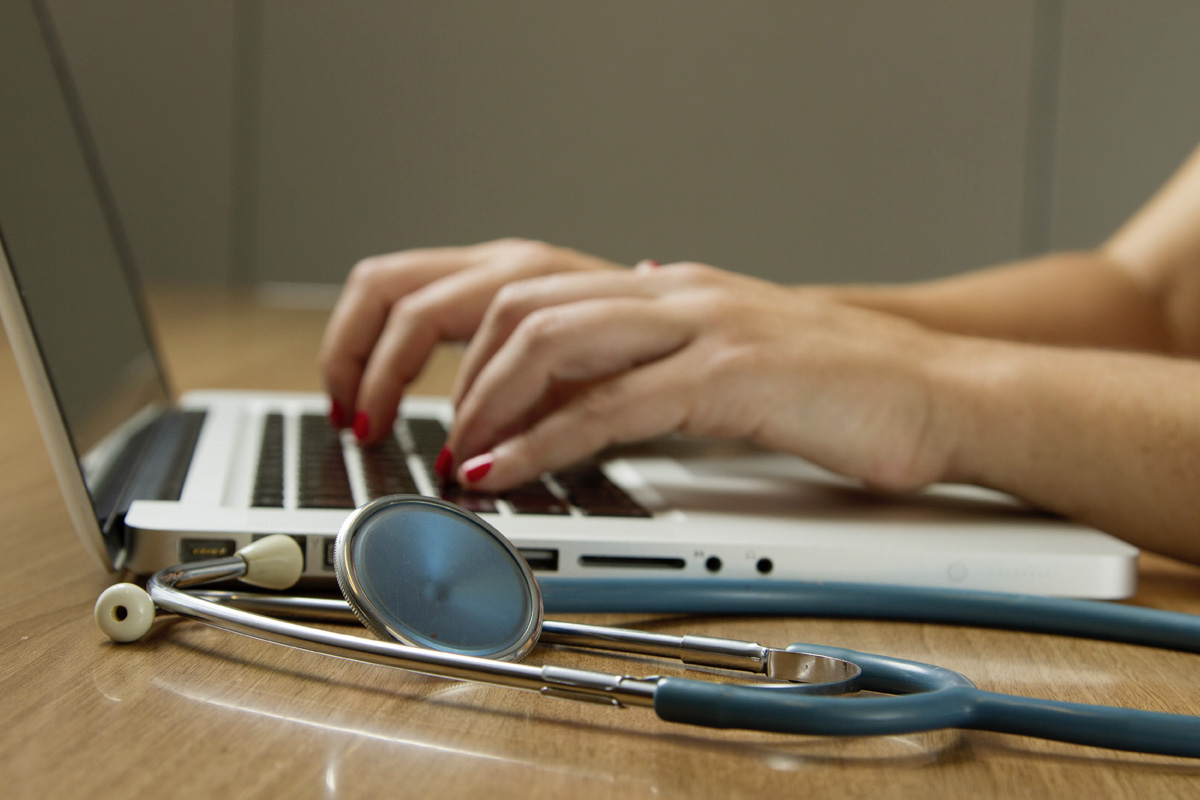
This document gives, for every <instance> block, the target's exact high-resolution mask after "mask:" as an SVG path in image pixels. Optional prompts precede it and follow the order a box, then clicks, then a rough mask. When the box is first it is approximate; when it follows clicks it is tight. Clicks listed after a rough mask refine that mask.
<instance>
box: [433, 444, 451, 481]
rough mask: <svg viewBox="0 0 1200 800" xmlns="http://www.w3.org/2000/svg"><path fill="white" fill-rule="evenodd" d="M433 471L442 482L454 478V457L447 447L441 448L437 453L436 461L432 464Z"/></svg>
mask: <svg viewBox="0 0 1200 800" xmlns="http://www.w3.org/2000/svg"><path fill="white" fill-rule="evenodd" d="M433 471H434V472H436V473H437V476H438V477H439V478H441V479H442V480H444V481H448V480H450V479H451V478H453V477H454V456H453V455H451V453H450V448H449V447H443V448H442V452H440V453H438V457H437V461H435V462H434V464H433Z"/></svg>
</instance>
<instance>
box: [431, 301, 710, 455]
mask: <svg viewBox="0 0 1200 800" xmlns="http://www.w3.org/2000/svg"><path fill="white" fill-rule="evenodd" d="M691 336H692V329H691V325H690V323H689V322H688V321H687V318H686V317H685V316H684V315H683V314H680V313H677V312H676V310H675V308H674V307H673V305H671V304H668V303H661V302H656V301H654V300H649V299H645V298H624V297H622V298H614V299H609V298H604V299H589V300H584V301H580V302H577V303H570V304H566V305H558V306H553V307H551V308H545V309H539V310H538V311H536V312H534V313H533V314H530V315H529V316H527V317H526V318H525V319H524V320H523V321H522V322H521V324H520V325H519V326H518V327H517V329H516V330H515V331H514V332H513V334H512V336H510V337H509V338H508V339H507V340H506V341H505V342H504V344H503V345H502V346H501V347H500V349H499V350H497V352H496V354H495V355H494V356H493V357H492V358H491V359H490V360H489V361H488V362H487V364H486V365H485V366H484V367H483V368H482V369H481V370H480V372H479V375H478V377H477V378H476V379H475V381H474V383H473V384H472V386H471V389H470V390H469V391H468V392H467V394H466V395H465V397H464V398H463V401H462V403H461V404H460V405H459V406H458V409H457V418H456V420H455V424H454V427H453V429H452V430H451V433H450V437H449V441H448V442H447V444H448V446H449V447H450V449H451V451H452V452H453V453H454V455H455V456H456V457H457V458H459V459H465V458H468V457H470V456H473V455H475V454H477V453H480V452H483V451H485V450H487V449H489V448H490V447H491V446H492V445H493V444H495V443H496V442H498V441H499V440H500V439H501V438H503V437H505V436H506V435H508V434H509V433H511V432H512V431H513V430H514V429H517V428H519V427H521V423H523V421H524V420H527V419H528V418H529V417H530V416H531V413H532V412H533V411H534V410H535V409H537V408H538V407H539V405H540V404H541V403H542V401H543V400H544V399H545V398H546V396H547V392H548V391H549V390H550V389H551V387H553V386H554V385H556V384H561V383H563V382H585V381H594V380H598V379H603V378H607V377H610V376H612V375H615V374H618V373H621V372H625V371H627V370H630V369H632V368H634V367H636V366H639V365H641V364H645V363H647V362H650V361H654V360H656V359H660V358H663V357H665V356H667V355H670V354H671V353H673V352H675V351H676V350H678V349H679V348H681V347H682V346H683V345H684V344H685V343H686V342H687V341H688V340H689V339H690V338H691Z"/></svg>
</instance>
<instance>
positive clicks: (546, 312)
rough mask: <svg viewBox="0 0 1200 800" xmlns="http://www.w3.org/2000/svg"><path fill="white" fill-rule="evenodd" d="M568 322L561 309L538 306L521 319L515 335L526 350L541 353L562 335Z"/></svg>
mask: <svg viewBox="0 0 1200 800" xmlns="http://www.w3.org/2000/svg"><path fill="white" fill-rule="evenodd" d="M569 324H570V319H569V317H568V316H567V315H566V314H564V313H563V312H562V310H561V309H559V308H540V309H538V310H537V311H534V312H533V313H531V314H529V316H527V317H525V318H524V319H523V320H522V321H521V323H520V325H518V326H517V333H516V336H517V338H518V341H519V343H520V345H521V346H522V348H523V349H524V350H525V351H526V352H529V353H541V352H544V351H545V350H547V349H549V348H550V347H551V346H553V345H554V343H555V342H557V341H558V340H560V339H561V338H562V337H563V336H564V334H565V332H566V328H567V326H568V325H569Z"/></svg>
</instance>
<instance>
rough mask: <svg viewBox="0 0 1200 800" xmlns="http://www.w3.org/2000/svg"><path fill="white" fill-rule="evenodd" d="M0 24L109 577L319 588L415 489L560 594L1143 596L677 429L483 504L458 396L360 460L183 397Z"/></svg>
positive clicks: (73, 497) (22, 232) (29, 227)
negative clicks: (460, 443)
mask: <svg viewBox="0 0 1200 800" xmlns="http://www.w3.org/2000/svg"><path fill="white" fill-rule="evenodd" d="M0 31H2V33H0V40H2V41H0V59H2V65H0V76H2V77H0V82H2V89H0V91H3V95H2V96H0V107H3V108H4V110H5V124H4V125H3V126H0V176H2V180H0V238H2V242H3V248H2V250H0V301H2V302H0V310H2V311H3V319H4V324H5V327H6V329H7V331H8V336H9V341H10V343H11V345H12V347H13V350H14V353H15V355H16V357H17V360H18V364H19V366H20V368H21V371H22V375H23V377H24V380H25V383H26V386H27V388H28V390H29V394H30V397H31V398H32V401H33V406H34V410H35V412H36V415H37V418H38V422H39V424H40V426H41V428H42V432H43V435H44V438H45V441H46V445H47V447H48V449H49V452H50V456H51V460H52V462H53V465H54V468H55V471H56V475H57V477H58V480H59V482H60V483H61V486H62V491H63V496H64V498H65V500H66V503H67V507H68V509H69V511H70V515H71V519H72V521H73V523H74V525H75V527H76V529H77V531H78V534H79V537H80V539H81V541H82V542H83V544H84V546H85V547H86V548H87V549H88V550H89V551H90V552H91V553H92V554H93V555H94V556H95V557H96V560H97V561H98V562H99V563H101V564H103V565H104V566H105V567H106V568H108V569H121V570H126V571H129V572H132V573H135V574H142V575H144V574H148V573H150V572H153V571H155V570H158V569H160V568H163V567H166V566H169V565H172V564H176V563H179V562H183V561H191V560H195V559H202V558H208V557H213V556H220V555H225V554H228V553H230V552H232V551H233V550H234V549H236V548H237V547H239V546H241V545H243V544H246V543H248V542H250V541H251V540H253V539H254V538H256V537H259V536H263V535H267V534H272V533H285V534H289V535H292V536H294V537H296V538H297V539H298V540H299V541H300V543H301V544H302V546H303V550H304V553H305V559H306V562H305V569H304V576H305V580H306V581H308V582H309V583H319V584H332V582H333V567H332V562H331V556H332V552H331V551H332V544H333V541H334V536H335V535H336V533H337V530H338V528H339V526H340V525H341V523H342V521H343V520H344V519H345V517H346V515H347V514H348V513H349V511H350V509H352V508H353V507H355V506H356V505H360V504H362V503H364V502H366V501H368V500H369V499H371V498H373V497H376V496H380V495H385V494H395V493H419V494H426V495H440V496H443V497H446V498H447V499H450V500H452V501H454V502H457V503H460V504H462V505H464V506H466V507H468V508H471V509H472V510H475V511H476V512H478V513H479V514H481V515H482V516H483V517H484V518H486V519H488V520H489V521H490V522H491V523H492V524H493V525H494V526H495V527H496V528H498V529H499V530H500V531H501V532H503V533H504V534H505V535H507V536H508V537H509V538H510V539H511V540H512V541H513V542H514V544H515V545H516V546H517V547H518V548H519V549H520V550H521V551H522V553H524V555H525V556H526V558H527V560H528V561H529V562H530V565H531V566H532V567H533V568H534V571H535V572H536V573H537V574H538V575H539V577H540V578H541V579H542V580H543V581H544V582H545V581H551V582H554V581H560V582H563V583H570V582H586V581H606V580H613V579H619V580H621V581H624V582H628V581H630V580H634V581H636V580H639V579H642V580H645V581H647V585H648V586H649V585H652V584H653V583H655V582H657V581H662V580H673V579H688V578H690V579H698V580H711V581H729V580H737V581H746V580H757V581H771V580H779V579H789V580H814V581H858V582H884V583H894V584H907V585H921V586H935V587H937V586H941V587H965V588H977V589H991V590H1002V591H1014V592H1027V593H1037V594H1050V595H1069V596H1080V597H1097V598H1117V597H1126V596H1129V595H1130V594H1132V592H1133V590H1134V587H1135V580H1136V562H1137V550H1136V549H1135V548H1133V547H1131V546H1129V545H1128V544H1125V543H1123V542H1121V541H1118V540H1117V539H1114V538H1112V537H1110V536H1107V535H1105V534H1103V533H1100V532H1097V531H1095V530H1090V529H1087V528H1084V527H1081V526H1078V525H1074V524H1071V523H1069V522H1066V521H1064V520H1061V519H1056V518H1053V517H1049V516H1046V515H1043V514H1040V513H1038V512H1036V511H1034V510H1031V509H1028V508H1026V507H1024V506H1023V505H1022V504H1020V503H1019V502H1017V501H1016V500H1014V499H1013V498H1011V497H1008V496H1005V495H1001V494H998V493H994V492H988V491H985V490H982V489H977V488H973V487H965V486H937V487H933V488H931V489H929V490H928V491H925V492H922V493H920V494H916V495H912V496H907V497H904V498H884V497H880V496H878V495H874V494H871V493H869V492H866V491H863V490H861V489H860V488H858V487H857V486H856V485H855V484H853V483H851V482H848V481H845V480H843V479H841V478H838V477H837V476H834V475H832V474H829V473H827V472H825V471H822V470H820V469H818V468H817V467H815V466H813V465H811V464H809V463H807V462H805V461H803V460H801V459H798V458H794V457H791V456H786V455H780V454H774V453H770V452H766V451H762V450H758V449H756V448H753V447H751V446H748V445H746V444H743V443H721V442H707V441H696V440H688V439H676V438H673V439H666V440H660V441H655V442H652V443H647V444H645V445H640V446H637V447H628V448H624V449H622V450H619V451H612V452H609V453H606V454H604V457H603V458H601V459H598V460H596V461H595V462H592V463H588V464H581V465H578V466H577V467H574V468H572V469H569V470H565V471H563V472H561V473H557V474H554V475H545V476H543V478H542V479H541V480H538V481H536V482H534V483H531V484H528V485H526V486H523V487H519V488H518V489H516V490H513V491H511V492H507V493H504V494H501V495H499V496H486V495H478V494H470V493H466V492H464V491H462V490H461V489H459V488H458V487H455V486H445V485H441V484H439V482H438V481H437V480H436V478H434V477H432V470H431V469H430V466H431V463H432V461H433V460H434V459H435V458H436V454H437V453H438V451H439V450H440V448H441V445H442V441H443V439H444V437H445V433H446V429H447V426H448V425H449V424H450V423H451V419H452V417H451V415H452V409H451V408H450V407H449V405H448V404H447V403H446V401H444V400H440V399H409V400H406V401H405V403H404V406H403V408H402V412H403V413H402V415H401V419H400V421H399V422H398V423H397V425H396V428H395V430H394V436H392V437H391V438H390V439H389V440H388V441H386V442H385V443H384V444H383V445H381V446H379V447H374V448H371V449H367V450H362V449H360V448H359V447H358V446H357V445H356V443H355V442H354V440H353V437H352V436H349V435H348V434H347V433H345V432H337V431H334V430H332V429H331V428H330V427H329V426H328V425H327V424H326V422H325V418H324V414H325V411H326V409H327V401H326V399H325V398H324V397H321V396H319V395H315V394H259V393H244V392H222V391H212V392H194V393H189V394H187V395H185V396H183V397H180V398H177V399H176V398H173V397H172V396H171V394H170V391H169V388H168V383H167V380H166V377H165V375H164V372H163V370H162V368H161V366H160V362H159V358H158V356H157V354H156V352H155V348H154V346H153V337H152V335H151V331H150V329H149V323H148V317H147V315H146V313H145V311H144V308H143V304H142V301H141V297H140V291H139V289H138V286H137V282H136V279H135V276H134V273H133V271H132V267H131V265H130V262H129V258H128V253H127V248H125V247H124V246H123V243H122V238H121V233H120V226H119V223H118V220H117V219H116V216H115V213H114V210H113V205H112V203H111V202H109V198H108V196H107V192H106V190H105V188H104V182H103V180H102V178H101V175H100V170H99V166H98V161H97V159H96V157H95V153H94V152H93V150H92V148H91V145H90V142H89V139H88V137H87V136H86V133H85V126H84V124H83V119H82V117H81V116H80V112H79V108H78V104H77V103H75V102H74V99H73V93H72V91H71V88H70V83H69V79H68V76H67V74H66V71H65V69H64V67H63V62H62V59H61V57H59V56H58V54H57V50H56V44H55V38H54V36H53V33H52V31H51V30H50V26H49V23H48V18H47V17H46V16H45V14H44V13H41V12H40V11H39V10H38V9H37V8H36V7H35V6H34V7H31V6H29V5H27V4H25V3H6V4H3V5H2V10H0ZM653 605H654V603H653V599H652V597H649V596H648V597H647V601H646V607H647V608H652V607H653Z"/></svg>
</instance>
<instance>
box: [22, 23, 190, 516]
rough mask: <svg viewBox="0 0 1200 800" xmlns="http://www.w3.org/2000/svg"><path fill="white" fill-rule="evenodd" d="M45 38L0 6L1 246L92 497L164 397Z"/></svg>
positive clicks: (109, 216)
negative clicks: (134, 428)
mask: <svg viewBox="0 0 1200 800" xmlns="http://www.w3.org/2000/svg"><path fill="white" fill-rule="evenodd" d="M55 41H56V40H55V37H54V35H53V32H52V30H51V28H50V21H49V15H48V13H47V12H46V11H45V10H44V9H43V8H40V7H39V6H37V5H36V4H31V3H27V2H7V3H0V118H2V119H3V124H0V240H2V244H3V247H4V250H5V254H6V256H7V260H8V262H9V265H10V267H11V270H12V275H13V279H14V281H15V283H16V286H17V288H18V291H19V295H20V301H21V303H22V304H23V306H24V308H25V312H26V316H27V317H28V320H29V326H30V328H31V329H32V333H33V338H34V339H35V340H36V343H37V347H38V349H39V351H40V356H41V359H42V361H43V363H44V365H45V369H46V372H47V374H48V377H49V380H50V384H51V387H52V390H53V392H54V394H55V396H56V399H57V401H58V406H59V409H60V411H61V413H62V415H63V418H64V422H65V423H66V426H67V429H68V432H69V435H70V438H71V440H72V443H73V446H74V449H75V454H76V457H77V459H79V461H80V464H81V468H82V469H83V472H84V474H85V479H86V480H87V483H88V488H89V492H92V493H93V497H94V495H95V491H96V486H97V482H98V481H99V480H100V478H101V477H102V473H103V471H104V470H103V466H104V463H103V462H105V461H108V460H111V457H112V456H111V454H112V453H113V452H115V451H116V450H118V449H119V445H117V444H116V443H115V440H116V439H123V438H126V435H128V433H129V427H130V425H129V420H131V419H136V418H145V417H148V416H151V415H153V411H154V409H158V408H162V407H164V406H165V405H166V403H167V399H168V392H167V388H166V385H165V381H164V379H163V375H162V372H161V370H160V368H159V365H158V363H157V360H156V357H155V353H154V348H153V346H152V343H151V340H150V337H149V335H148V332H147V326H146V322H145V320H143V319H142V317H141V313H140V311H139V304H138V302H137V297H136V292H137V289H136V286H135V284H134V283H133V281H132V276H131V273H130V269H131V267H130V265H129V263H128V259H127V258H126V255H125V248H124V247H123V240H122V238H121V233H120V231H119V229H118V227H117V223H116V219H115V216H114V214H113V213H112V209H111V205H110V204H109V202H108V198H107V193H106V189H105V188H104V184H103V182H102V180H101V178H100V174H99V170H98V168H97V162H96V159H95V155H94V152H92V150H91V147H90V140H89V139H88V137H87V135H86V132H85V130H84V128H83V121H82V116H81V114H80V112H79V109H78V106H77V103H75V102H74V94H73V91H72V89H71V87H70V84H69V82H68V79H67V75H66V71H65V68H64V65H63V60H62V58H61V56H60V54H59V53H58V51H57V46H56V44H55ZM115 432H120V433H119V434H115ZM121 434H124V435H121Z"/></svg>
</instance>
